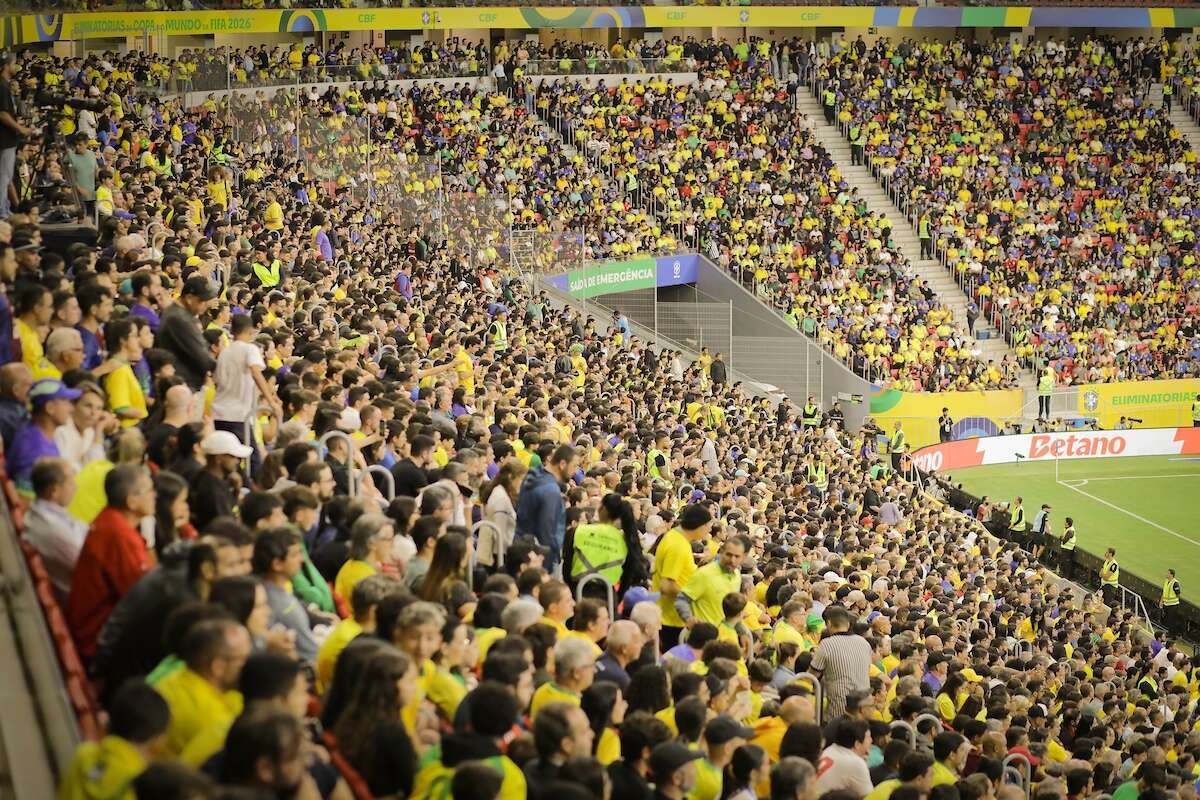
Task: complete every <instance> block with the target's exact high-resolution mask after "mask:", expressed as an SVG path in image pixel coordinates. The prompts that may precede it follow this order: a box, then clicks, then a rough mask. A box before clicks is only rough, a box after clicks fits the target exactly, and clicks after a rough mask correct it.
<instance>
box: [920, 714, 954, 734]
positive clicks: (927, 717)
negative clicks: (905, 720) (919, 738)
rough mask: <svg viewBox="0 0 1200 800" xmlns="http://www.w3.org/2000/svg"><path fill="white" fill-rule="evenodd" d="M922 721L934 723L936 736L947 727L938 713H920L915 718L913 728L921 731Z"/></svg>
mask: <svg viewBox="0 0 1200 800" xmlns="http://www.w3.org/2000/svg"><path fill="white" fill-rule="evenodd" d="M922 722H932V723H933V730H934V734H933V735H934V736H937V735H938V734H939V733H941V732H942V731H944V730H945V729H946V726H945V724H943V723H942V718H941V717H939V716H937V715H936V714H918V715H917V717H916V718H915V719H913V729H914V730H918V731H919V730H920V729H921V723H922Z"/></svg>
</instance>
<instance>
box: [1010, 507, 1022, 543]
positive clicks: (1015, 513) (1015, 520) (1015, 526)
mask: <svg viewBox="0 0 1200 800" xmlns="http://www.w3.org/2000/svg"><path fill="white" fill-rule="evenodd" d="M1008 516H1009V521H1008V538H1009V539H1011V540H1012V541H1014V542H1016V543H1017V544H1021V545H1023V544H1024V542H1025V507H1024V506H1023V505H1021V498H1020V497H1018V498H1017V499H1016V500H1013V504H1012V508H1010V509H1009V511H1008Z"/></svg>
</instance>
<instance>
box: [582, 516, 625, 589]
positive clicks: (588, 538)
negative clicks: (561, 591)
mask: <svg viewBox="0 0 1200 800" xmlns="http://www.w3.org/2000/svg"><path fill="white" fill-rule="evenodd" d="M628 554H629V546H628V545H627V544H625V534H623V533H622V532H621V529H620V528H618V527H616V526H614V525H609V524H608V523H605V522H596V523H590V524H587V525H580V526H579V528H578V529H577V530H576V531H575V558H574V559H573V560H572V562H571V577H572V578H574V579H575V580H579V579H581V578H583V577H584V576H585V575H597V574H598V575H603V576H604V578H605V579H606V580H607V581H608V582H609V583H611V584H612V585H614V586H616V585H617V582H618V581H620V580H621V567H622V566H623V565H624V564H625V556H627V555H628Z"/></svg>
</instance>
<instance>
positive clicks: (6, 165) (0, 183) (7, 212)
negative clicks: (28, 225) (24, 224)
mask: <svg viewBox="0 0 1200 800" xmlns="http://www.w3.org/2000/svg"><path fill="white" fill-rule="evenodd" d="M16 166H17V148H15V147H6V148H4V149H3V150H0V219H8V218H9V217H11V216H12V204H11V203H9V202H8V187H9V186H12V182H13V170H15V169H16Z"/></svg>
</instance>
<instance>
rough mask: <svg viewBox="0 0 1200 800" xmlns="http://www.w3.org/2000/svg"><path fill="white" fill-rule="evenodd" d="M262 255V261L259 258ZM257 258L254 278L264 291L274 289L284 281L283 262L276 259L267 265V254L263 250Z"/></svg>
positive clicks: (257, 254)
mask: <svg viewBox="0 0 1200 800" xmlns="http://www.w3.org/2000/svg"><path fill="white" fill-rule="evenodd" d="M260 255H261V256H262V258H261V260H260V259H259V258H258V256H260ZM255 256H256V258H255V261H254V277H255V278H256V279H258V283H259V285H261V286H262V287H263V288H264V289H274V288H275V287H276V286H278V285H279V282H280V281H281V280H283V262H282V261H280V260H279V259H278V258H276V259H274V260H273V261H271V263H270V264H268V263H266V258H267V256H266V253H265V252H264V251H261V250H260V251H258V253H256V254H255Z"/></svg>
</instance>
